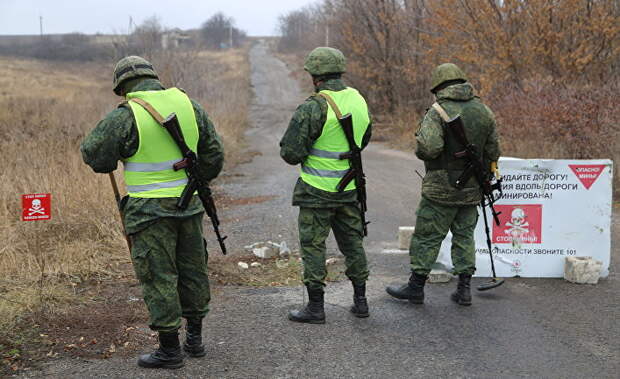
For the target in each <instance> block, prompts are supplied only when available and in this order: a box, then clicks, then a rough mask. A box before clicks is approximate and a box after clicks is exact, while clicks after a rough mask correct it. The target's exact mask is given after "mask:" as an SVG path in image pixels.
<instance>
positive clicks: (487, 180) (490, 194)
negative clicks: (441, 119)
mask: <svg viewBox="0 0 620 379" xmlns="http://www.w3.org/2000/svg"><path fill="white" fill-rule="evenodd" d="M445 123H446V128H447V130H448V131H449V132H450V133H452V135H453V136H454V138H455V139H456V141H457V142H458V143H459V144H461V145H462V146H463V147H464V150H462V151H459V152H456V153H454V157H455V158H461V159H465V161H466V162H467V165H466V167H465V170H464V171H463V173H462V174H461V175H460V176H459V178H458V179H457V180H456V182H455V183H454V184H455V186H456V188H458V189H463V188H465V185H466V184H467V182H468V181H469V180H470V179H471V178H472V177H475V178H476V181H477V182H478V184H479V185H480V189H481V191H482V201H481V202H480V207H481V208H482V217H483V218H484V228H485V233H486V237H487V247H488V249H489V256H490V258H491V270H492V272H493V278H492V279H491V281H489V282H487V283H482V284H480V285H479V286H478V291H486V290H490V289H492V288H496V287H499V286H501V285H502V284H504V280H503V279H499V278H498V277H497V275H496V274H495V263H494V262H493V250H492V245H491V232H490V230H489V222H488V220H487V212H486V210H485V208H486V207H489V208H490V209H491V214H492V215H493V220H494V221H495V224H497V226H499V225H500V221H499V215H500V214H501V212H497V211H496V210H495V207H494V205H495V202H496V201H498V200H499V199H501V197H502V194H503V192H502V179H501V177H498V178H495V181H494V182H493V178H494V175H493V173H491V172H490V170H489V167H488V166H485V164H484V160H483V158H482V152H479V151H478V148H477V147H476V145H474V144H472V143H470V142H469V141H468V139H467V135H466V134H465V127H464V126H463V120H462V119H461V116H460V115H457V116H456V117H454V118H452V119H449V120H447V121H445ZM496 193H497V194H496Z"/></svg>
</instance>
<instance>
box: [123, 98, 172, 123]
mask: <svg viewBox="0 0 620 379" xmlns="http://www.w3.org/2000/svg"><path fill="white" fill-rule="evenodd" d="M129 101H132V102H134V103H136V104H138V105H140V106H141V107H142V108H144V110H145V111H147V112H148V113H149V114H150V115H151V117H153V118H154V119H155V121H157V122H158V123H159V125H163V124H164V117H163V116H162V115H161V114H160V113H159V112H157V110H156V109H155V108H153V106H152V105H151V104H149V103H148V102H146V101H144V100H142V99H139V98H136V97H134V98H133V99H130V100H129Z"/></svg>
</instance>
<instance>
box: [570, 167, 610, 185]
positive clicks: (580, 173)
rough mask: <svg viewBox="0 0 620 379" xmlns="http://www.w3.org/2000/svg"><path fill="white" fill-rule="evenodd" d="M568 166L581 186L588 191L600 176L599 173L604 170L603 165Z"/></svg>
mask: <svg viewBox="0 0 620 379" xmlns="http://www.w3.org/2000/svg"><path fill="white" fill-rule="evenodd" d="M568 166H569V167H570V169H571V170H573V172H574V173H575V175H576V176H577V178H578V179H579V181H580V182H581V184H583V186H584V187H586V189H588V190H589V189H590V187H592V184H594V182H596V179H598V177H599V176H601V173H602V172H603V169H604V168H605V165H602V164H590V165H588V164H585V165H578V164H569V165H568Z"/></svg>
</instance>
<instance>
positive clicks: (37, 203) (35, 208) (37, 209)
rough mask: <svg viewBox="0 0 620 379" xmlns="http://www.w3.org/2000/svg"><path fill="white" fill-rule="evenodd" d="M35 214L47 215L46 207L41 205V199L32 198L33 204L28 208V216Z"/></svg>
mask: <svg viewBox="0 0 620 379" xmlns="http://www.w3.org/2000/svg"><path fill="white" fill-rule="evenodd" d="M35 214H40V215H45V208H44V207H43V206H41V200H39V199H34V200H32V204H31V206H30V208H28V216H33V215H35Z"/></svg>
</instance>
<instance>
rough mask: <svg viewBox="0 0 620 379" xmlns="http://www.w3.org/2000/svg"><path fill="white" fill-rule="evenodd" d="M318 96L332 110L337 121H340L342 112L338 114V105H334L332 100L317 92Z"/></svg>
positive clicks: (326, 95)
mask: <svg viewBox="0 0 620 379" xmlns="http://www.w3.org/2000/svg"><path fill="white" fill-rule="evenodd" d="M318 95H319V96H321V97H322V98H324V99H325V100H326V101H327V103H328V104H329V106H330V107H331V108H332V110H333V111H334V113H335V114H336V117H337V118H338V120H340V119H341V118H342V112H340V108H338V105H336V102H335V101H334V99H332V97H331V96H329V95H328V94H326V93H323V92H319V93H318Z"/></svg>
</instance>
